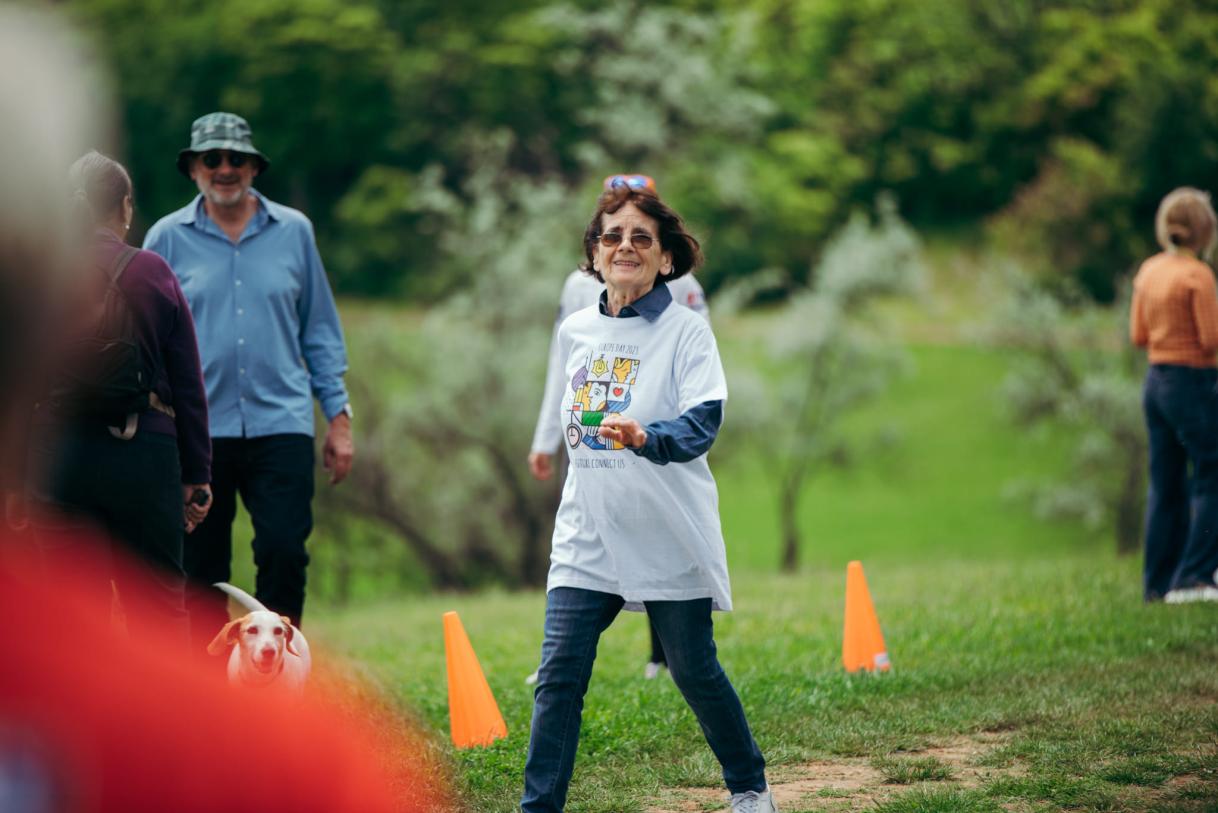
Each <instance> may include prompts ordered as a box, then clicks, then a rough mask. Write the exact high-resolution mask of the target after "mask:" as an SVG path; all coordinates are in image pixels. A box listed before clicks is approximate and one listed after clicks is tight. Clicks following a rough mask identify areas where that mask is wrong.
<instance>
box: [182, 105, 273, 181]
mask: <svg viewBox="0 0 1218 813" xmlns="http://www.w3.org/2000/svg"><path fill="white" fill-rule="evenodd" d="M208 150H230V151H231V152H240V153H244V154H246V155H252V156H254V157H255V158H257V159H258V161H259V163H260V164H261V165H262V166H261V169H260V170H259V172H266V170H267V167H269V166H270V165H271V162H270V161H268V160H267V157H266V156H265V155H263V154H262V153H260V152H258V150H257V149H255V148H254V145H253V143H252V141H251V140H250V126H249V124H248V123H247V122H246V121H245V119H243V118H241V117H240V116H238V115H235V114H233V113H208V114H207V115H206V116H201V117H199V118H197V119H195V123H194V124H192V125H190V146H189V147H187V148H186V149H184V150H182V151H181V152H179V153H178V172H181V173H182V174H183V175H185V176H186V177H187V178H189V177H190V156H192V155H197V154H198V153H201V152H207V151H208Z"/></svg>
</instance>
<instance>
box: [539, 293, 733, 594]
mask: <svg viewBox="0 0 1218 813" xmlns="http://www.w3.org/2000/svg"><path fill="white" fill-rule="evenodd" d="M558 341H559V347H560V348H561V352H562V356H563V358H565V359H566V362H565V366H564V378H563V381H564V391H563V397H562V401H561V412H560V420H561V424H562V427H563V432H564V437H565V442H566V447H567V452H568V454H569V455H570V458H571V465H570V468H569V469H568V471H567V480H566V483H565V484H564V486H563V493H562V502H561V504H560V505H559V508H558V516H557V517H556V520H555V526H554V538H553V549H552V552H551V555H550V574H549V578H548V580H547V584H546V589H547V590H552V589H554V588H555V587H580V588H584V589H587V590H597V591H600V592H605V593H613V594H615V595H620V596H622V598H624V599H625V600H626V608H627V609H632V610H641V609H643V606H642V602H644V601H653V600H654V601H681V600H688V599H696V598H710V599H711V604H712V607H713V609H716V610H730V609H731V607H732V601H731V586H730V584H729V581H728V574H727V556H726V553H725V550H724V545H723V532H722V529H721V528H720V525H719V495H718V491H717V490H716V487H715V480H714V478H713V477H712V476H711V472H710V466H709V465H708V464H707V460H706V455H705V454H703V455H701V456H699V457H697V458H695V459H693V460H691V461H689V462H687V463H669V464H667V465H663V466H661V465H659V464H656V463H653V462H652V461H650V460H648V459H647V458H645V457H640V456H638V455H636V454H635V453H634V452H632V451H631V450H629V449H626V448H622V447H620V446H617V448H613V447H614V446H616V444H613V443H612V442H610V441H607V440H605V439H603V438H601V437H600V436H599V435H598V434H597V430H598V428H599V426H600V422H601V420H602V419H603V418H604V417H605V416H607V415H614V414H616V415H623V416H625V417H628V418H634V419H635V420H637V421H638V422H639V423H640V424H643V425H644V426H646V425H647V424H648V423H651V422H652V421H658V420H670V419H673V418H676V417H678V416H680V415H681V413H683V412H685V411H687V410H689V409H690V408H692V407H695V406H697V405H699V404H701V403H704V402H706V401H726V400H727V381H726V379H725V377H724V375H723V365H722V363H721V362H720V360H719V350H718V347H717V346H716V344H715V337H714V334H713V333H712V332H711V329H710V326H709V325H708V324H707V322H706V320H705V319H704V318H702V317H701V316H699V315H697V314H696V313H694V312H693V311H691V310H689V309H688V308H683V307H673V306H672V305H669V306H668V307H667V308H665V309H664V311H663V312H662V313H660V315H659V316H658V317H657V318H656V319H655V321H654V322H652V321H648V320H647V319H646V318H645V317H643V316H634V317H628V318H614V317H610V316H606V315H604V314H602V313H601V312H600V309H599V307H598V306H594V307H591V308H585V309H584V310H581V311H578V312H577V313H574V314H572V315H571V316H570V317H569V318H567V320H566V321H564V322H563V323H562V325H561V327H560V328H559V331H558Z"/></svg>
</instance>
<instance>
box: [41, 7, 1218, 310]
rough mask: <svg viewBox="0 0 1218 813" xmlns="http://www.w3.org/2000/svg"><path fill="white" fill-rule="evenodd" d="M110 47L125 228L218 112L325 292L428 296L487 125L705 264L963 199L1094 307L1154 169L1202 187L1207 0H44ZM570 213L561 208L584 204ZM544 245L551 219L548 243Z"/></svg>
mask: <svg viewBox="0 0 1218 813" xmlns="http://www.w3.org/2000/svg"><path fill="white" fill-rule="evenodd" d="M65 5H66V6H67V8H68V9H69V10H70V12H71V14H72V15H73V16H74V17H75V18H76V19H78V20H79V21H80V22H81V23H82V26H83V27H84V28H85V29H86V31H88V32H90V33H92V34H93V35H94V36H95V38H96V41H97V43H98V45H99V47H100V48H101V49H102V50H103V51H104V52H105V53H106V54H107V55H108V56H109V59H110V61H111V63H112V65H113V68H114V72H115V81H116V89H117V91H118V96H119V98H120V99H121V106H122V111H121V120H122V123H123V125H124V129H123V133H122V138H123V144H124V147H123V150H122V152H123V157H124V158H125V159H126V160H127V161H128V162H129V164H130V166H131V167H132V169H133V170H134V175H135V181H136V183H137V186H138V189H139V196H140V208H141V215H142V223H143V225H144V226H145V227H146V226H147V225H149V224H150V223H151V222H152V221H153V220H154V219H155V218H156V217H157V216H159V215H160V214H162V213H164V212H166V211H168V210H170V209H172V208H175V207H177V206H180V205H181V204H182V202H183V201H184V200H186V199H188V198H189V196H190V195H191V193H192V189H191V188H190V186H189V185H188V184H187V183H186V182H185V181H184V180H183V179H181V178H180V177H179V176H178V175H177V174H176V173H175V172H173V171H172V166H173V163H172V162H173V158H174V155H175V154H176V152H177V150H178V149H180V148H182V147H183V146H185V145H186V144H187V135H188V131H189V126H190V122H191V121H192V120H193V119H194V118H195V117H196V116H198V115H201V114H202V113H204V112H208V111H211V110H214V109H227V110H234V111H237V112H240V113H241V114H242V115H244V116H245V117H246V118H248V119H249V121H250V122H251V124H252V126H253V128H254V133H255V138H256V143H257V144H258V145H259V146H260V148H261V149H262V150H263V151H264V152H265V153H266V154H267V155H269V156H270V157H271V159H272V162H273V165H272V168H271V171H270V172H269V173H268V174H267V176H266V177H265V178H264V179H263V180H261V181H260V182H259V186H260V187H261V188H263V189H264V190H265V191H266V192H267V193H268V194H270V195H271V196H272V197H275V198H278V199H282V200H284V201H285V202H287V203H289V204H292V205H295V206H297V207H298V208H301V209H303V210H304V211H306V212H307V213H308V214H309V215H310V216H311V217H312V218H313V220H314V222H315V224H316V226H317V231H318V235H319V239H320V241H321V242H322V247H323V253H324V255H325V257H326V258H327V265H328V268H329V270H330V272H331V274H332V276H333V280H334V283H335V285H336V287H337V288H338V290H339V291H341V292H343V293H352V294H361V295H371V296H385V295H391V296H408V297H410V298H412V299H421V300H435V299H437V298H439V297H441V296H442V295H444V294H446V293H448V292H450V291H452V290H454V289H455V288H457V287H458V286H460V285H461V284H462V283H463V282H464V281H465V280H466V279H467V277H468V274H469V273H472V272H473V271H474V269H471V268H468V267H465V266H466V265H467V264H463V263H461V262H453V261H452V258H450V257H448V256H446V251H445V246H444V245H443V241H441V240H438V239H437V235H439V234H442V233H443V232H444V231H445V230H446V229H447V228H448V226H449V223H450V220H451V219H452V218H453V217H455V216H459V215H458V214H457V213H459V212H460V211H461V210H462V209H463V208H464V207H468V206H470V205H472V204H473V203H475V202H474V201H471V200H470V199H469V198H468V195H467V191H468V186H467V180H468V179H469V178H470V176H471V175H472V174H473V173H475V172H476V171H477V170H478V168H479V166H480V163H481V160H482V158H483V154H484V151H485V149H486V144H487V142H488V141H490V142H493V143H495V144H502V145H505V146H504V150H505V153H506V155H505V161H504V166H503V169H504V170H505V171H506V172H509V173H514V174H517V175H518V176H519V177H520V182H521V183H525V184H534V183H538V182H542V181H546V182H550V181H552V182H556V183H560V184H563V185H566V186H567V187H571V188H575V189H579V190H580V191H581V192H582V194H581V196H580V200H581V202H582V201H587V200H589V199H590V197H591V194H592V192H593V191H594V190H595V183H596V182H597V181H598V180H599V179H600V178H601V177H603V176H604V175H607V174H609V173H612V172H619V171H624V170H625V171H640V172H647V173H650V174H652V175H654V176H655V177H657V178H660V179H662V182H663V185H662V187H661V191H662V192H663V193H664V194H665V196H666V197H668V198H669V199H671V201H672V202H673V203H674V205H675V206H676V207H677V209H678V210H679V211H681V212H683V213H685V214H686V216H687V217H688V218H689V219H690V220H691V221H692V222H693V223H694V225H695V226H696V227H698V228H699V229H700V233H702V234H704V235H705V236H706V238H707V243H708V248H710V249H711V250H710V251H709V254H708V256H709V257H710V261H709V264H708V267H707V268H706V271H705V276H704V282H705V284H706V286H707V287H708V288H709V289H710V291H711V292H712V293H713V292H714V291H715V290H717V289H718V288H720V287H721V286H722V285H724V284H725V283H726V282H728V281H729V280H732V279H735V278H740V277H747V276H749V275H752V274H755V273H757V272H759V271H762V270H765V269H769V268H781V269H785V270H786V271H787V272H789V274H790V275H791V276H792V277H793V278H797V277H800V276H802V274H803V271H804V270H805V269H806V268H807V267H808V265H809V262H810V259H811V258H812V257H813V256H814V255H815V254H816V253H817V252H818V250H819V249H820V248H821V247H822V246H823V245H824V243H825V240H826V238H827V237H828V235H829V234H830V233H831V232H832V231H833V230H834V228H835V227H836V226H838V225H839V224H841V223H842V222H844V221H845V219H846V218H847V217H848V215H849V212H850V210H851V208H852V207H854V206H859V205H863V206H867V205H870V204H871V203H872V201H874V200H875V197H876V195H877V193H878V192H880V191H882V190H886V191H890V192H892V193H894V194H895V195H896V197H897V199H898V200H899V201H900V206H901V211H902V213H903V214H904V215H905V216H906V217H907V218H909V219H910V220H911V221H912V223H913V224H914V225H915V226H916V227H918V228H925V227H927V226H930V225H943V224H953V223H961V222H963V223H975V222H979V221H980V222H985V223H987V224H990V225H992V226H993V227H994V228H996V229H999V230H1000V231H1002V232H1003V233H1004V234H1005V235H1006V238H1007V240H1008V242H1009V243H1010V244H1011V246H1012V248H1014V249H1018V250H1019V251H1020V252H1021V253H1024V254H1026V255H1028V256H1029V257H1030V258H1031V259H1034V260H1036V261H1037V262H1038V263H1039V264H1040V266H1041V268H1040V269H1039V270H1040V271H1041V272H1042V273H1043V274H1045V275H1048V276H1050V277H1051V278H1053V279H1066V280H1074V281H1077V282H1078V283H1080V284H1081V286H1082V287H1083V289H1084V290H1085V291H1086V292H1087V293H1089V294H1090V295H1091V296H1092V297H1094V298H1096V299H1099V300H1101V301H1109V300H1111V299H1112V298H1113V296H1114V295H1115V291H1116V284H1115V280H1116V279H1117V278H1118V277H1119V276H1120V275H1121V274H1123V273H1124V272H1126V271H1128V269H1129V268H1130V266H1131V265H1132V264H1133V263H1134V262H1136V260H1137V259H1138V258H1140V257H1141V256H1143V255H1145V254H1146V252H1147V250H1148V249H1149V247H1150V242H1149V232H1148V230H1147V229H1145V228H1134V226H1135V225H1136V224H1144V223H1146V222H1148V221H1149V219H1150V218H1151V217H1152V215H1153V212H1154V208H1155V206H1156V204H1157V202H1158V201H1159V199H1160V198H1161V197H1162V196H1163V194H1164V193H1166V192H1167V191H1169V190H1170V189H1171V188H1173V187H1175V186H1177V185H1180V184H1182V183H1185V182H1187V183H1190V184H1192V185H1196V186H1200V187H1202V188H1213V187H1214V186H1215V181H1218V143H1215V141H1214V139H1213V136H1212V134H1213V133H1214V132H1216V131H1218V40H1215V38H1214V37H1213V36H1212V33H1213V32H1214V31H1215V30H1218V7H1215V6H1214V5H1213V4H1211V3H1198V2H1195V1H1194V0H1089V1H1087V2H1079V0H943V1H942V2H936V3H929V4H927V3H907V2H900V1H899V0H814V1H812V0H732V2H723V0H670V2H651V3H646V4H643V3H636V2H610V3H602V2H596V3H591V2H559V3H552V2H538V1H537V0H512V1H511V2H503V0H499V1H498V2H496V0H487V1H484V0H477V1H476V2H475V0H443V1H442V2H441V1H440V0H418V1H417V2H410V3H402V2H390V1H389V0H381V1H380V2H377V1H376V0H290V1H289V0H217V1H216V2H210V3H198V4H183V3H178V2H173V0H68V1H67V2H66V3H65ZM582 208H586V204H585V206H584V207H582ZM570 244H571V250H572V251H573V252H575V251H577V243H576V242H575V240H574V239H572V240H571V241H570Z"/></svg>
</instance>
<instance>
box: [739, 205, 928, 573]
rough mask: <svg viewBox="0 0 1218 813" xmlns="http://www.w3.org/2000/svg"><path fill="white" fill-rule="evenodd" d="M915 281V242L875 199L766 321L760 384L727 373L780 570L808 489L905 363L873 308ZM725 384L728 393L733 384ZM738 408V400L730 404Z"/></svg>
mask: <svg viewBox="0 0 1218 813" xmlns="http://www.w3.org/2000/svg"><path fill="white" fill-rule="evenodd" d="M924 277H925V269H924V267H923V262H922V259H921V245H920V241H919V240H918V237H917V235H916V234H915V233H914V231H913V230H912V229H910V228H909V227H908V226H907V225H906V224H905V223H904V222H903V221H902V220H901V219H900V217H899V216H898V214H897V210H896V204H895V202H894V201H893V199H892V198H891V197H882V198H881V200H880V204H879V206H878V212H877V221H876V222H875V223H872V222H871V221H870V220H869V218H867V217H866V216H864V215H861V214H856V215H855V216H853V217H852V218H851V219H850V221H849V222H847V224H846V225H845V227H844V228H843V229H842V230H841V231H840V232H838V233H837V234H836V235H835V236H834V237H833V239H832V240H830V243H829V246H828V247H827V248H826V250H825V253H824V256H823V257H822V258H821V260H820V261H819V262H818V263H817V264H816V266H815V267H814V268H813V270H812V274H811V278H810V279H809V282H808V286H807V288H805V289H801V290H799V291H797V292H796V293H794V294H792V296H791V297H790V299H789V300H788V301H787V302H786V303H785V304H784V305H783V306H782V308H781V309H780V310H779V311H778V312H777V313H776V314H774V316H773V317H772V318H771V319H770V320H769V321H768V336H767V339H766V364H765V366H766V369H767V371H768V374H767V375H766V377H765V378H759V377H757V376H756V375H752V374H749V372H747V371H743V370H733V371H732V379H733V381H734V382H736V383H738V384H740V385H741V386H740V387H739V390H740V391H741V392H743V393H744V398H743V400H744V401H745V405H744V407H743V408H742V409H738V410H734V414H737V415H741V416H742V418H741V422H742V426H741V429H740V430H739V432H738V434H739V438H738V440H737V441H736V442H737V443H742V442H743V443H746V444H747V446H748V448H749V449H750V450H751V451H753V452H754V453H755V454H758V455H761V456H762V458H763V459H762V467H763V469H764V471H765V473H766V475H767V476H768V477H769V478H770V481H771V483H772V485H773V487H774V491H775V509H776V511H777V514H778V519H779V525H780V527H781V529H782V559H781V562H780V565H781V567H782V569H783V570H786V571H793V570H795V569H796V568H797V567H798V566H799V558H800V549H801V548H802V539H803V532H802V531H801V529H800V526H799V505H800V498H801V497H802V495H803V493H804V490H805V488H806V486H807V483H808V481H809V480H810V479H811V478H813V477H814V476H815V475H816V474H817V473H818V472H820V471H823V470H824V469H825V468H827V467H828V466H831V465H837V464H840V463H843V462H844V461H846V460H848V459H849V457H850V455H851V453H852V451H853V450H855V449H857V448H858V446H859V445H860V443H862V442H863V441H861V440H859V439H858V438H852V437H851V436H850V435H849V434H848V433H847V432H846V431H845V430H844V426H843V424H844V422H845V420H846V418H847V417H848V416H849V415H850V414H851V412H852V411H853V410H856V409H857V408H858V407H859V406H861V405H862V404H864V403H866V402H867V400H868V399H870V398H871V397H873V396H874V395H875V394H876V393H877V392H879V391H881V390H882V389H883V388H884V387H885V386H886V385H887V382H888V381H889V380H890V379H891V378H892V376H893V375H894V374H896V373H897V372H899V371H900V369H901V368H902V366H903V365H904V364H905V362H906V359H905V354H904V351H903V349H902V348H901V345H900V343H899V342H898V341H897V340H896V339H895V337H893V336H892V335H890V334H889V333H888V332H887V331H886V330H885V329H884V325H883V322H882V320H881V319H879V318H877V314H876V308H875V306H876V304H877V303H878V302H881V301H884V300H886V299H890V298H892V297H895V296H902V295H908V294H911V293H914V292H916V291H918V290H919V289H920V288H921V286H922V284H923V280H924ZM734 386H735V385H734ZM737 400H741V399H737Z"/></svg>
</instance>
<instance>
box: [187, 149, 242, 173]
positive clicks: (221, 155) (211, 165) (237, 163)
mask: <svg viewBox="0 0 1218 813" xmlns="http://www.w3.org/2000/svg"><path fill="white" fill-rule="evenodd" d="M225 158H227V159H228V165H229V166H230V167H232V168H233V169H240V168H241V167H243V166H245V162H246V161H248V160H250V157H249V156H248V155H246V154H245V153H240V152H228V151H226V150H210V151H209V152H205V153H203V155H202V157H201V158H200V159H199V160H201V161H202V162H203V166H205V167H207V168H208V169H216V168H218V167H219V166H220V164H221V163H223V161H224V159H225Z"/></svg>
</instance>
